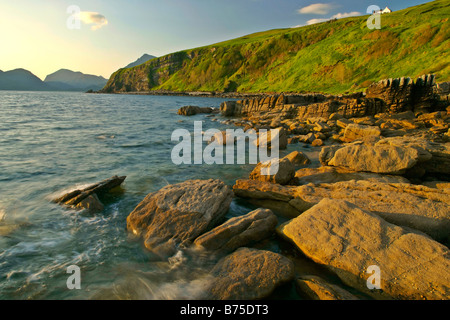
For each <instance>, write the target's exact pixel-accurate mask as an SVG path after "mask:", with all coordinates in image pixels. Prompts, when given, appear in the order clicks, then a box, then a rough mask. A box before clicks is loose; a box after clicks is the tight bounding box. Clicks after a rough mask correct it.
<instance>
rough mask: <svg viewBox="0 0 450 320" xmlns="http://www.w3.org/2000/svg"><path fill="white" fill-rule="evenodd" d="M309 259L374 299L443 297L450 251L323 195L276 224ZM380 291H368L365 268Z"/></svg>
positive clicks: (448, 286)
mask: <svg viewBox="0 0 450 320" xmlns="http://www.w3.org/2000/svg"><path fill="white" fill-rule="evenodd" d="M279 232H280V233H281V234H282V235H283V236H284V237H286V238H287V239H290V240H291V241H292V242H293V243H295V245H296V246H297V247H298V248H299V249H300V250H301V251H302V252H303V253H304V254H305V255H307V256H308V257H310V258H311V259H312V260H314V261H315V262H317V263H320V264H323V265H325V266H327V267H328V268H330V269H331V270H332V271H333V272H335V273H336V274H337V275H338V276H339V277H340V278H341V280H342V281H343V282H344V283H346V284H348V285H350V286H352V287H355V288H358V289H360V290H361V291H363V292H366V293H368V294H369V295H372V296H374V297H376V298H383V299H388V298H394V299H448V294H449V292H450V280H449V279H450V259H449V257H450V251H449V249H448V248H447V247H445V246H444V245H442V244H440V243H438V242H436V241H434V240H432V239H430V238H429V237H427V236H425V235H423V234H422V233H418V232H414V231H412V230H411V229H405V228H402V227H399V226H396V225H393V224H391V223H388V222H386V221H385V220H384V219H382V218H381V217H379V216H378V215H375V214H373V213H371V212H368V211H365V210H362V209H361V208H359V207H357V206H356V205H354V204H351V203H349V202H346V201H343V200H331V199H324V200H322V201H321V202H320V203H319V204H318V205H316V206H314V207H313V208H311V209H310V210H308V211H307V212H304V213H303V214H302V215H300V216H299V217H298V218H295V219H293V220H291V221H289V222H287V223H286V224H284V225H282V226H281V227H280V228H279ZM372 265H375V266H378V267H379V268H380V270H381V276H380V280H381V283H380V284H381V289H382V290H369V289H368V287H367V279H368V277H369V274H368V273H367V270H368V267H369V266H372Z"/></svg>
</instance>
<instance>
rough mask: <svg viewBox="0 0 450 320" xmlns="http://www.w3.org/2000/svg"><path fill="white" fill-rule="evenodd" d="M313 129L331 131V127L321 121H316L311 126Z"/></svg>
mask: <svg viewBox="0 0 450 320" xmlns="http://www.w3.org/2000/svg"><path fill="white" fill-rule="evenodd" d="M313 130H314V131H317V132H328V131H331V128H330V126H329V125H328V124H326V123H323V122H317V123H316V124H315V126H314V128H313Z"/></svg>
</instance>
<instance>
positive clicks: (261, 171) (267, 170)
mask: <svg viewBox="0 0 450 320" xmlns="http://www.w3.org/2000/svg"><path fill="white" fill-rule="evenodd" d="M294 176H295V167H294V165H293V164H292V163H291V161H290V160H289V159H288V158H283V159H278V158H276V159H272V160H268V161H265V162H260V163H258V165H257V166H256V167H255V169H253V171H252V172H251V173H250V179H253V180H259V181H268V182H272V183H278V184H288V183H289V181H291V180H292V179H293V178H294Z"/></svg>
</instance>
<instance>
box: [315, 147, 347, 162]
mask: <svg viewBox="0 0 450 320" xmlns="http://www.w3.org/2000/svg"><path fill="white" fill-rule="evenodd" d="M341 148H342V146H340V145H331V146H326V147H323V148H322V150H321V151H320V153H319V161H320V163H321V164H322V165H323V166H327V165H328V162H330V160H331V159H333V157H334V154H335V153H336V151H338V150H339V149H341Z"/></svg>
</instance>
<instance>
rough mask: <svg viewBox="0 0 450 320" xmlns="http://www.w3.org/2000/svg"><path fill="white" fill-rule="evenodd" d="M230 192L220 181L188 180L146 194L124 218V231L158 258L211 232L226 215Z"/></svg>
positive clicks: (168, 254) (230, 199) (231, 195)
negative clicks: (125, 221) (128, 232)
mask: <svg viewBox="0 0 450 320" xmlns="http://www.w3.org/2000/svg"><path fill="white" fill-rule="evenodd" d="M232 198H233V192H232V191H231V189H230V188H229V187H228V186H226V185H225V184H224V183H223V182H222V181H220V180H213V179H210V180H188V181H185V182H182V183H179V184H175V185H169V186H166V187H164V188H162V189H161V190H159V191H157V192H154V193H150V194H149V195H147V197H146V198H145V199H144V200H143V201H142V202H141V203H140V204H139V205H138V206H137V207H136V208H135V209H134V211H133V212H131V213H130V215H129V216H128V217H127V228H128V230H129V231H131V232H132V233H133V234H134V235H136V236H139V237H142V238H143V239H144V243H145V247H146V248H147V249H149V250H150V251H152V252H154V253H156V254H157V255H159V256H161V257H164V258H165V257H168V256H170V255H172V254H174V253H175V251H176V248H177V246H179V245H182V244H188V243H190V242H191V241H193V240H194V239H195V238H197V237H198V236H200V235H201V234H203V233H205V232H207V231H209V230H211V229H212V228H213V227H215V226H216V225H217V224H218V223H219V222H220V220H221V219H222V218H223V217H224V216H225V214H226V213H227V211H228V209H229V206H230V204H231V201H232Z"/></svg>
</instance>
